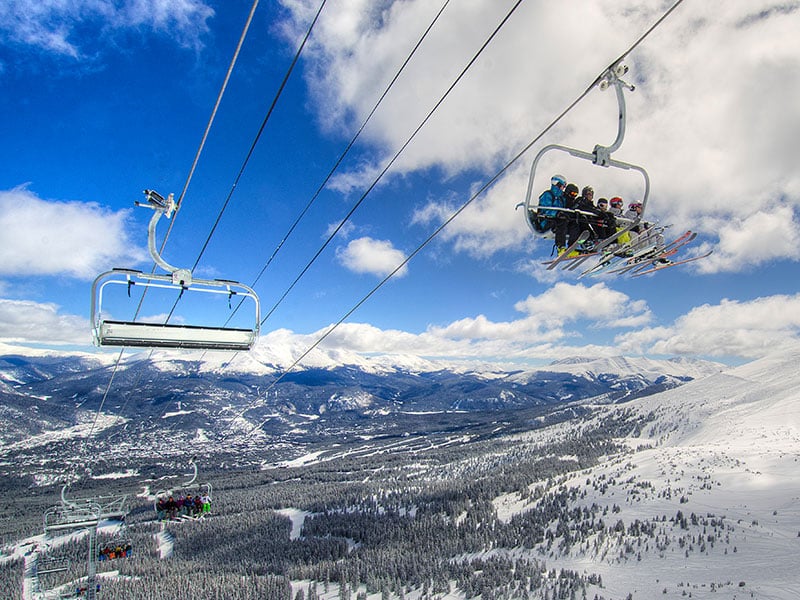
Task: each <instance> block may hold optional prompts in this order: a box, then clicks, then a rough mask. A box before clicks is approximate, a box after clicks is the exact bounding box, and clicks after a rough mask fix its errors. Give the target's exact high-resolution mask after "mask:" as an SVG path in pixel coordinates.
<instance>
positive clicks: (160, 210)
mask: <svg viewBox="0 0 800 600" xmlns="http://www.w3.org/2000/svg"><path fill="white" fill-rule="evenodd" d="M145 195H146V198H147V203H141V202H137V203H136V205H137V206H146V207H148V208H151V209H153V210H154V211H155V214H154V215H153V218H152V219H150V224H149V226H148V249H149V251H150V255H151V256H152V257H153V260H154V261H155V263H156V264H157V265H158V266H160V267H161V268H162V269H164V270H165V271H167V272H168V273H169V274H168V275H165V274H154V273H149V274H148V273H143V272H142V271H136V270H132V269H112V270H111V271H106V272H105V273H102V274H100V275H99V276H98V277H97V278H96V279H95V280H94V283H93V284H92V310H91V320H92V329H93V337H94V342H95V344H96V345H98V346H135V347H145V348H184V349H199V350H249V349H250V348H251V347H252V346H253V344H254V343H255V342H256V340H257V339H258V334H259V329H260V325H261V323H260V319H261V313H260V304H259V300H258V296H257V295H256V293H255V291H254V290H253V289H252V288H251V287H249V286H247V285H244V284H241V283H238V282H236V281H229V280H224V279H213V280H209V279H198V278H193V277H192V272H191V271H190V270H188V269H179V268H177V267H173V266H172V265H170V264H169V263H167V262H166V261H165V260H164V259H163V258H162V257H161V255H160V254H159V252H158V250H157V249H156V224H157V223H158V220H159V219H160V218H161V215H166V216H167V218H170V217H171V216H172V213H173V211H174V210H175V208H176V205H175V202H174V199H173V195H172V194H170V195H169V197H168V198H167V199H164V198H163V197H162V196H161V195H159V194H158V193H157V192H154V191H152V190H145ZM108 285H123V286H126V287H127V290H128V294H129V295H130V289H131V287H132V286H134V285H140V286H143V287H144V288H150V287H152V288H162V289H172V290H176V291H177V292H179V294H183V293H184V292H201V293H205V294H223V295H226V296H228V299H229V300H230V299H231V298H232V297H234V296H238V297H242V298H250V299H251V300H252V301H253V305H254V307H255V314H254V319H253V325H252V327H249V328H234V327H224V326H223V327H207V326H198V325H182V324H171V323H163V324H159V323H143V322H135V321H118V320H110V319H106V318H105V317H104V315H103V292H104V291H105V289H106V286H108Z"/></svg>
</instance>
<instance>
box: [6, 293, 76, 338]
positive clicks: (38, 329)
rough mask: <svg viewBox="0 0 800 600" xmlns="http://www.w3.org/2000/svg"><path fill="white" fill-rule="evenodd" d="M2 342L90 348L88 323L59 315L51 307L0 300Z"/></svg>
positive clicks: (56, 307) (47, 304) (24, 301)
mask: <svg viewBox="0 0 800 600" xmlns="http://www.w3.org/2000/svg"><path fill="white" fill-rule="evenodd" d="M0 340H2V341H3V342H27V343H42V344H81V345H89V344H91V333H90V327H89V320H88V319H84V318H83V317H78V316H76V315H62V314H59V307H58V306H57V305H56V304H52V303H49V302H48V303H38V302H33V301H30V300H8V299H4V298H0Z"/></svg>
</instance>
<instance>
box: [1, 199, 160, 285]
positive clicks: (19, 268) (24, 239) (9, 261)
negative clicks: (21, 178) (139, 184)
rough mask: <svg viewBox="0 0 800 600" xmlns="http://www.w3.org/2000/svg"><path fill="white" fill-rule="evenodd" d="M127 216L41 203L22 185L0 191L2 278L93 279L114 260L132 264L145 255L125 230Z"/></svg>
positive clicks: (76, 204)
mask: <svg viewBox="0 0 800 600" xmlns="http://www.w3.org/2000/svg"><path fill="white" fill-rule="evenodd" d="M128 214H129V211H128V210H122V211H117V212H112V211H109V210H107V209H104V208H102V207H100V206H99V205H97V204H95V203H91V202H57V201H49V200H42V199H41V198H39V197H37V196H36V195H35V194H34V193H33V192H31V191H29V190H27V189H25V188H22V187H20V188H14V189H12V190H7V191H0V231H2V232H3V243H2V244H0V275H5V276H29V275H68V276H71V277H77V278H80V279H92V278H94V277H95V276H96V275H98V274H99V273H100V272H101V271H103V270H106V269H108V268H110V267H111V266H118V265H115V264H114V263H116V262H117V261H119V262H121V263H123V264H125V266H133V264H135V263H137V262H139V261H141V260H142V259H144V257H145V252H144V250H142V249H141V248H138V247H136V246H134V245H132V244H131V241H130V239H129V238H128V236H127V234H126V232H125V225H126V221H127V219H128ZM131 263H133V264H131Z"/></svg>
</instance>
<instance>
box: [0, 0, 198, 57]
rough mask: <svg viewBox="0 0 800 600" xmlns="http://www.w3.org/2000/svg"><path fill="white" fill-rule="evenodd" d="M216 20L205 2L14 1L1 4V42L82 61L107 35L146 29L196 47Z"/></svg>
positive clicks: (126, 0) (152, 0)
mask: <svg viewBox="0 0 800 600" xmlns="http://www.w3.org/2000/svg"><path fill="white" fill-rule="evenodd" d="M213 15H214V11H213V10H212V9H211V8H210V7H209V6H207V5H206V4H205V3H204V2H202V1H201V0H122V1H121V2H113V3H112V2H107V1H106V0H78V1H75V2H64V1H63V0H11V2H3V3H0V41H2V42H13V43H17V44H25V45H28V46H34V47H37V48H41V49H42V50H45V51H47V52H50V53H53V54H56V55H61V56H68V57H71V58H83V57H84V56H85V55H86V54H92V53H93V52H94V50H91V49H90V48H91V47H92V46H94V45H95V40H96V38H98V37H102V36H103V35H104V34H107V33H109V32H111V31H117V30H124V29H137V28H146V29H152V30H156V31H160V32H162V33H168V34H169V36H170V38H171V39H173V40H175V41H177V42H179V43H180V44H182V45H185V46H188V47H197V46H199V45H200V37H201V36H202V35H203V34H204V33H206V32H207V31H208V27H207V25H206V21H207V20H208V19H209V18H211V17H212V16H213ZM87 28H88V31H90V32H91V33H90V34H89V35H87V33H86V30H87Z"/></svg>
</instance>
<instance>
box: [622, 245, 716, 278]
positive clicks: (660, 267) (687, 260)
mask: <svg viewBox="0 0 800 600" xmlns="http://www.w3.org/2000/svg"><path fill="white" fill-rule="evenodd" d="M713 252H714V251H713V250H709V251H708V252H706V253H705V254H701V255H700V256H693V257H692V258H685V259H683V260H678V261H675V262H668V263H665V264H661V265H656V266H654V267H652V268H650V269H648V270H646V271H640V272H638V273H636V274H634V275H631V277H639V276H641V275H647V274H649V273H655V272H656V271H661V270H663V269H669V268H670V267H677V266H678V265H685V264H686V263H690V262H693V261H695V260H700V259H701V258H708V257H709V256H711V254H712V253H713Z"/></svg>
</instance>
